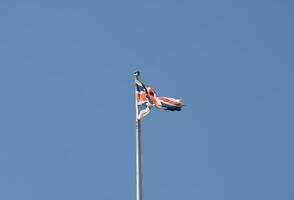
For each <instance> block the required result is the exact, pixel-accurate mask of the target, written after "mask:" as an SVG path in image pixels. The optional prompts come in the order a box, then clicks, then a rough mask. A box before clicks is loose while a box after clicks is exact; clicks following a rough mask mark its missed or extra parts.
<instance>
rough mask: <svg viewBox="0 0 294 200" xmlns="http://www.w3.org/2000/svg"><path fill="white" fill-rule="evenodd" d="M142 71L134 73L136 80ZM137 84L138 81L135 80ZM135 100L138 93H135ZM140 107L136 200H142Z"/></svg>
mask: <svg viewBox="0 0 294 200" xmlns="http://www.w3.org/2000/svg"><path fill="white" fill-rule="evenodd" d="M139 76H140V72H139V71H136V72H135V73H134V81H136V80H139ZM135 86H136V82H135ZM135 100H136V101H137V95H136V93H135ZM137 113H138V108H137V105H136V200H142V171H141V170H142V168H141V136H140V134H141V121H140V120H139V119H138V118H137Z"/></svg>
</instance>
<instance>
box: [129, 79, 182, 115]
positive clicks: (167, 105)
mask: <svg viewBox="0 0 294 200" xmlns="http://www.w3.org/2000/svg"><path fill="white" fill-rule="evenodd" d="M135 84H136V106H137V119H142V118H143V117H144V116H146V115H147V114H148V113H149V112H150V108H151V107H152V106H153V107H155V108H159V109H163V110H169V111H180V110H181V108H182V103H181V100H180V99H174V98H170V97H158V96H157V94H156V92H155V90H154V89H152V88H151V87H147V86H145V85H144V84H143V83H142V82H140V81H139V80H138V79H136V80H135Z"/></svg>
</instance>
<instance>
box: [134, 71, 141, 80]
mask: <svg viewBox="0 0 294 200" xmlns="http://www.w3.org/2000/svg"><path fill="white" fill-rule="evenodd" d="M139 76H140V72H139V71H135V72H134V78H135V79H137V80H138V79H139Z"/></svg>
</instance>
